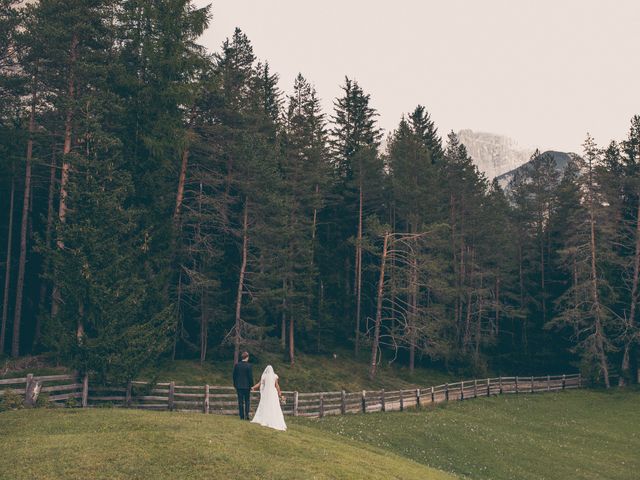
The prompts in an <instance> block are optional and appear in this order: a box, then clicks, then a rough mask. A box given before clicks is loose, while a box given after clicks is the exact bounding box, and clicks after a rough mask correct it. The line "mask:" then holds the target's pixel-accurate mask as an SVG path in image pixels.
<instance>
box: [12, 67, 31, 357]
mask: <svg viewBox="0 0 640 480" xmlns="http://www.w3.org/2000/svg"><path fill="white" fill-rule="evenodd" d="M36 100H37V95H36V79H35V77H34V79H33V90H32V92H31V112H30V113H29V140H28V141H27V158H26V165H25V173H24V196H23V199H22V223H21V225H20V258H19V260H18V281H17V283H16V303H15V307H14V312H13V338H12V339H11V356H12V357H17V356H18V355H19V354H20V326H21V323H22V296H23V293H24V271H25V267H26V263H27V225H28V224H29V200H30V198H31V160H32V157H33V134H34V132H35V129H36Z"/></svg>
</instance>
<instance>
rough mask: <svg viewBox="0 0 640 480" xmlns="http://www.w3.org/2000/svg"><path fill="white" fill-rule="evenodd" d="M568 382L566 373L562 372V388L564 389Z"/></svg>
mask: <svg viewBox="0 0 640 480" xmlns="http://www.w3.org/2000/svg"><path fill="white" fill-rule="evenodd" d="M566 382H567V378H566V375H565V374H564V373H563V374H562V390H564V387H565V385H566Z"/></svg>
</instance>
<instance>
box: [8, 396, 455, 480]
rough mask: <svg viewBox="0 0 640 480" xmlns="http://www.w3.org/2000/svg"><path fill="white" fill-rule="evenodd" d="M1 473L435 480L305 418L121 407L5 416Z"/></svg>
mask: <svg viewBox="0 0 640 480" xmlns="http://www.w3.org/2000/svg"><path fill="white" fill-rule="evenodd" d="M0 445H2V461H0V479H3V480H4V479H7V480H21V479H25V480H26V479H28V480H49V479H56V480H57V479H65V480H75V479H82V480H85V479H89V478H90V479H110V480H111V479H171V480H185V479H198V480H202V479H205V478H210V479H216V480H217V479H220V480H222V479H227V478H229V479H230V478H242V479H283V480H284V479H287V480H288V479H362V478H371V479H380V480H386V479H426V480H429V479H433V480H445V479H449V478H453V477H451V476H449V475H447V474H445V473H443V472H438V471H436V470H433V469H431V468H429V467H427V466H425V465H421V464H419V463H416V462H414V461H412V460H409V459H406V458H403V457H401V456H398V455H395V454H393V453H388V452H384V451H382V450H380V449H378V448H375V447H372V446H370V445H367V444H361V443H358V442H355V441H352V440H349V439H347V438H342V437H339V436H337V435H334V434H331V433H328V432H323V431H320V430H317V429H315V428H311V427H309V426H306V425H304V424H300V423H297V424H295V425H292V426H291V428H290V429H289V430H288V431H287V432H277V431H274V430H271V429H268V428H264V427H260V426H257V425H254V424H251V423H249V422H242V421H240V420H238V419H236V418H234V417H222V416H218V415H202V414H180V413H169V412H143V411H136V410H121V409H106V408H103V409H88V410H45V409H37V410H20V411H11V412H4V413H0Z"/></svg>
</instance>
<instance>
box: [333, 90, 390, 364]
mask: <svg viewBox="0 0 640 480" xmlns="http://www.w3.org/2000/svg"><path fill="white" fill-rule="evenodd" d="M342 90H343V96H342V97H340V98H338V99H337V100H336V102H335V114H334V116H333V118H332V119H333V124H334V126H333V128H332V129H331V137H330V144H331V153H332V160H333V162H334V167H335V169H336V173H337V176H338V178H339V183H338V186H339V189H340V191H341V194H342V195H344V199H343V202H344V207H346V208H345V210H346V212H347V215H349V217H350V216H351V214H352V215H353V218H355V219H356V225H357V226H356V228H355V231H356V236H355V247H356V248H355V261H354V265H355V269H354V272H355V275H354V277H355V279H354V288H353V292H354V298H355V337H356V338H355V344H354V347H355V353H356V356H357V355H358V352H359V346H360V328H361V316H362V285H363V280H362V274H363V270H364V268H363V255H362V253H363V245H362V242H363V225H364V219H365V216H367V213H368V212H367V210H369V208H370V205H372V204H373V203H374V201H375V196H376V194H379V192H381V191H382V184H383V182H382V162H381V161H380V158H379V155H378V151H377V150H378V146H379V143H380V139H381V137H382V133H381V131H380V130H379V129H378V128H377V127H376V120H375V118H376V116H377V113H376V111H375V110H374V109H373V108H372V107H371V106H370V105H369V103H370V96H369V95H367V94H365V93H364V91H363V90H362V88H360V86H359V85H358V83H357V82H355V81H352V80H350V79H349V78H345V84H344V86H343V87H342ZM349 217H345V218H344V219H343V220H342V221H343V222H344V223H343V225H344V227H343V228H344V229H345V230H346V231H348V229H349V227H350V225H353V223H352V222H353V221H352V220H351V219H350V218H349ZM345 233H346V232H345Z"/></svg>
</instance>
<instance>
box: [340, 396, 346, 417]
mask: <svg viewBox="0 0 640 480" xmlns="http://www.w3.org/2000/svg"><path fill="white" fill-rule="evenodd" d="M346 396H347V394H346V393H345V391H344V390H342V391H341V392H340V413H341V414H342V415H344V414H345V413H347V399H346Z"/></svg>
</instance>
